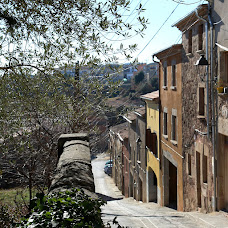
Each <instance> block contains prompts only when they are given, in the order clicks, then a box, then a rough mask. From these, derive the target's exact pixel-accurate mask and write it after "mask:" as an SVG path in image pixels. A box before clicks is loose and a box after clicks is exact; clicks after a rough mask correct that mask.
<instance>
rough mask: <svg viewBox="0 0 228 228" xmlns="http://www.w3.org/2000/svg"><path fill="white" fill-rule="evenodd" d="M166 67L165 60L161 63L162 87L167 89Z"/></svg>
mask: <svg viewBox="0 0 228 228" xmlns="http://www.w3.org/2000/svg"><path fill="white" fill-rule="evenodd" d="M167 71H168V68H167V61H165V62H164V63H163V86H162V88H163V89H167V86H168V72H167Z"/></svg>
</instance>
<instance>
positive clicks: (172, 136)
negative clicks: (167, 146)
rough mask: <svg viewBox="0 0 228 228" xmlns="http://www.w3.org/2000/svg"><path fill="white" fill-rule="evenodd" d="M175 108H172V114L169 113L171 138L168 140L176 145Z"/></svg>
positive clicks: (176, 124)
mask: <svg viewBox="0 0 228 228" xmlns="http://www.w3.org/2000/svg"><path fill="white" fill-rule="evenodd" d="M177 121H178V120H177V110H176V109H172V115H171V140H170V142H171V143H172V144H173V145H175V146H176V145H177V141H178V135H177V132H178V131H177V126H178V122H177Z"/></svg>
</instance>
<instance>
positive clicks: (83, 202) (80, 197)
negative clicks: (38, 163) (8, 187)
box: [18, 189, 104, 228]
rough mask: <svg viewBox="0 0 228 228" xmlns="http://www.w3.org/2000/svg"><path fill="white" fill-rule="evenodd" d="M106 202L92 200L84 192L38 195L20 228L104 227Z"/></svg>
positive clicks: (74, 190) (73, 190)
mask: <svg viewBox="0 0 228 228" xmlns="http://www.w3.org/2000/svg"><path fill="white" fill-rule="evenodd" d="M102 205H104V201H102V200H100V199H92V198H90V197H89V196H88V195H86V194H85V193H84V192H83V190H80V189H71V190H70V191H65V192H59V193H53V194H50V195H44V194H42V193H37V195H36V197H35V198H34V199H33V200H32V202H31V209H32V211H31V214H29V215H28V216H27V218H24V219H23V220H22V222H21V223H20V224H18V226H20V227H21V226H22V227H29V226H31V225H33V227H40V228H41V227H99V228H100V227H104V224H103V221H102V219H101V209H100V207H101V206H102Z"/></svg>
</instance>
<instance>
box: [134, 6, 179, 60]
mask: <svg viewBox="0 0 228 228" xmlns="http://www.w3.org/2000/svg"><path fill="white" fill-rule="evenodd" d="M179 2H180V1H179ZM179 5H180V3H178V4H177V5H176V7H175V8H174V9H173V11H172V12H171V13H170V15H169V16H168V17H167V18H166V20H165V21H164V22H163V24H162V25H161V26H160V28H159V29H158V30H157V32H156V33H155V34H154V35H153V36H152V38H151V39H150V40H149V42H148V43H147V44H146V45H145V46H144V48H143V49H142V50H141V51H140V52H139V53H138V55H137V56H136V58H137V57H138V56H139V55H140V54H141V53H142V52H143V51H144V50H145V49H146V47H147V46H148V45H149V44H150V42H151V41H152V40H153V39H154V38H155V36H156V35H157V34H158V33H159V32H160V30H161V29H162V28H163V26H164V25H165V24H166V22H167V21H168V20H169V18H170V17H171V16H172V15H173V13H174V12H175V10H176V9H177V7H178V6H179Z"/></svg>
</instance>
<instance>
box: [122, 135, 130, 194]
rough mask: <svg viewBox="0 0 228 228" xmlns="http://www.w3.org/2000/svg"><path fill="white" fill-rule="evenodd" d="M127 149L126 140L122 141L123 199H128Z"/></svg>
mask: <svg viewBox="0 0 228 228" xmlns="http://www.w3.org/2000/svg"><path fill="white" fill-rule="evenodd" d="M127 147H128V139H125V140H124V145H123V157H122V164H123V171H122V172H123V179H124V181H123V182H124V183H123V184H124V186H123V194H124V196H125V197H129V179H130V176H129V151H128V149H127Z"/></svg>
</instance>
